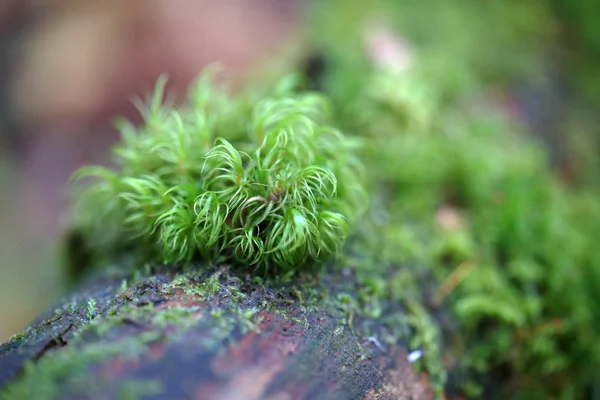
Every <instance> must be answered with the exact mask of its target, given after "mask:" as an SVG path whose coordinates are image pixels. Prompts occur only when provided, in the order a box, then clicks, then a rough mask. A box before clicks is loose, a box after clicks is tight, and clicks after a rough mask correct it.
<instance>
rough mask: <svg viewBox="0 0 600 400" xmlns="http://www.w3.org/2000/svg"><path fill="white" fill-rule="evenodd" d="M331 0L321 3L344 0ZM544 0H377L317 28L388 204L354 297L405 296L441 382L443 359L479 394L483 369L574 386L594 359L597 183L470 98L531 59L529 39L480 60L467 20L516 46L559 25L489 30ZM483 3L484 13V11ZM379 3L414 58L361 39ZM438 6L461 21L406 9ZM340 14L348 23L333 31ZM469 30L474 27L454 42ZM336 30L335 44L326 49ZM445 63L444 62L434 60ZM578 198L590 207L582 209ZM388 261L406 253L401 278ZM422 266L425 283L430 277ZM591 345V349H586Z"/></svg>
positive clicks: (582, 386) (512, 383) (340, 104)
mask: <svg viewBox="0 0 600 400" xmlns="http://www.w3.org/2000/svg"><path fill="white" fill-rule="evenodd" d="M446 3H447V4H446ZM326 4H327V5H324V6H317V7H316V8H317V9H321V10H322V9H323V8H324V7H325V8H326V7H331V6H334V4H336V2H335V1H333V2H327V3H326ZM432 4H436V6H432ZM540 6H541V3H540V4H538V3H535V4H534V3H532V4H529V3H528V4H527V5H518V4H516V3H515V2H510V1H509V2H503V3H502V5H501V4H500V3H499V2H491V3H490V2H486V3H482V4H481V5H473V6H472V7H471V6H468V5H466V4H463V5H462V7H458V6H457V5H456V4H454V3H452V2H445V3H444V4H441V2H435V1H429V2H422V5H421V3H420V5H419V6H411V5H400V4H396V3H394V2H380V3H379V6H376V5H374V4H372V5H370V6H369V10H364V9H363V10H362V12H361V13H360V14H361V15H362V17H357V19H356V20H355V21H352V22H348V23H347V24H346V25H344V24H342V23H340V24H336V25H335V27H332V26H325V25H319V28H320V29H313V32H314V34H315V35H317V36H318V38H317V39H316V41H317V43H318V44H319V45H320V46H321V47H320V48H322V49H323V53H322V56H323V58H324V63H325V65H327V66H328V68H327V69H326V70H325V73H324V75H323V76H321V77H320V79H321V82H324V83H325V85H324V88H325V90H326V91H327V93H328V94H330V95H331V96H332V97H333V99H334V109H336V110H338V114H337V115H338V121H339V124H340V125H341V126H344V127H345V130H346V131H348V132H353V133H355V134H357V135H361V136H362V137H364V138H365V142H366V146H365V150H364V152H363V157H364V158H365V160H366V165H367V176H368V177H369V182H370V183H371V188H372V189H371V192H372V193H375V196H377V195H379V196H381V198H380V199H379V200H375V201H373V200H372V203H374V204H377V205H378V208H375V209H373V210H372V211H371V213H370V219H371V222H370V224H371V226H372V228H370V229H371V230H369V228H367V232H366V233H364V236H366V237H369V236H372V237H371V239H370V245H371V246H373V247H374V248H375V249H376V250H375V254H373V252H372V251H371V252H370V251H369V242H368V241H367V243H366V244H365V243H363V244H362V245H361V247H360V250H357V252H359V253H360V255H361V257H364V258H365V259H366V260H368V261H367V262H366V264H367V265H365V266H361V264H362V263H363V262H359V263H358V264H357V265H356V268H358V270H359V278H358V279H359V280H360V281H362V282H364V283H365V284H366V283H367V281H369V282H377V284H376V285H375V288H373V289H370V290H372V293H374V294H372V295H371V294H370V293H371V292H370V291H366V293H365V292H363V294H362V295H363V296H365V298H366V299H367V302H366V303H363V304H361V305H360V306H358V307H351V308H352V310H355V309H359V310H361V312H365V311H367V310H368V309H369V306H368V304H369V303H370V302H374V303H375V304H377V303H378V302H379V303H381V302H382V301H386V299H388V300H392V301H403V302H408V304H409V314H410V317H409V320H410V321H411V327H412V329H413V336H412V338H411V339H412V340H413V341H414V342H413V343H414V344H417V343H419V344H421V345H424V346H427V347H428V349H426V351H425V358H424V359H423V361H424V363H423V364H424V366H425V367H426V368H427V370H429V371H430V373H432V374H433V376H434V377H435V381H436V383H437V384H438V385H439V384H441V383H443V381H444V379H443V377H444V373H443V372H442V373H439V372H440V371H443V370H444V369H449V370H450V371H451V373H452V377H453V378H454V380H453V381H451V383H452V385H455V386H459V387H460V388H461V390H463V391H464V392H465V393H467V394H469V395H474V394H477V393H482V392H481V391H482V390H483V389H485V387H482V385H478V384H477V383H476V382H486V380H485V379H482V376H484V375H485V376H488V378H487V381H489V379H494V378H489V377H490V376H492V377H495V378H496V379H499V380H500V381H501V383H502V384H503V385H502V386H501V387H502V389H501V392H500V393H501V394H499V393H496V394H495V396H498V397H502V396H506V397H514V396H516V395H519V396H522V397H523V398H531V397H530V396H534V397H535V396H548V395H552V396H566V398H569V397H578V398H579V397H581V396H583V393H585V392H586V390H588V389H589V388H590V387H591V386H592V379H593V376H594V373H595V371H597V370H598V367H599V361H600V358H599V357H598V354H599V353H598V351H599V350H600V345H599V344H598V341H597V339H596V337H597V331H598V325H597V324H596V323H595V321H597V320H598V315H597V312H596V310H595V308H594V307H592V306H590V304H593V303H592V301H591V299H592V298H594V297H595V293H597V288H596V287H595V286H596V285H595V284H592V283H591V282H592V281H593V278H592V277H593V276H596V274H597V271H598V270H597V268H598V265H599V262H600V257H599V255H598V252H597V250H595V245H594V242H595V238H597V237H598V234H599V233H600V212H599V210H598V208H597V206H591V204H587V205H584V204H583V203H586V201H587V200H584V199H589V198H590V196H592V197H593V196H595V195H596V194H597V193H598V188H597V186H596V187H594V186H592V187H588V188H576V187H568V186H567V185H566V184H565V183H564V182H562V181H561V180H560V179H559V178H558V177H557V176H556V175H554V173H553V169H552V166H551V165H550V161H549V159H550V157H549V155H548V154H547V150H546V148H545V146H544V144H543V143H540V142H538V141H537V140H535V139H532V138H531V136H530V135H528V132H527V128H526V127H524V126H522V125H520V124H519V123H517V122H516V121H514V120H511V119H509V118H506V116H503V115H501V114H500V113H498V112H497V110H494V109H491V108H477V109H476V110H475V111H473V108H472V107H470V108H469V107H465V94H466V93H473V92H474V91H480V92H483V91H484V90H485V88H486V84H488V82H493V83H496V84H497V83H498V82H499V77H500V76H504V79H506V78H510V77H511V74H514V73H515V72H516V73H518V74H520V75H521V76H523V75H524V74H526V73H527V72H524V71H525V70H526V69H527V68H530V67H531V66H534V65H535V63H536V60H535V59H534V57H535V51H532V52H531V54H529V55H527V54H525V53H523V55H524V56H525V57H523V58H519V63H521V62H522V63H523V64H520V65H519V63H513V64H510V65H509V64H508V63H507V62H505V61H507V60H498V62H497V63H495V64H494V65H493V66H491V65H482V64H481V60H483V59H487V57H484V56H483V55H482V53H481V51H480V50H482V48H481V42H480V40H479V38H478V37H477V35H473V36H472V38H469V37H468V35H467V34H466V33H464V32H465V31H468V30H469V29H471V28H473V29H474V27H476V26H480V25H485V26H489V27H493V26H498V24H501V25H504V26H502V27H501V29H498V30H495V29H492V28H490V29H489V30H488V29H486V30H485V31H486V32H489V33H490V34H491V36H489V37H488V36H486V42H487V44H486V47H487V48H488V49H493V51H495V52H496V53H497V54H498V55H504V54H508V53H510V54H515V52H519V51H522V50H523V49H524V47H522V46H523V44H524V43H527V41H530V40H534V41H535V40H537V38H539V37H543V36H544V35H547V34H549V35H551V34H552V27H550V26H548V25H546V26H543V25H542V26H538V27H537V28H536V29H538V28H539V31H538V34H541V36H538V37H537V38H536V35H537V34H532V33H531V32H526V31H522V33H521V34H519V35H516V32H518V31H517V30H514V31H513V33H515V36H513V37H512V38H511V39H510V40H508V41H507V37H508V36H506V37H502V35H500V36H498V37H496V36H494V35H495V33H497V32H501V31H502V30H503V29H509V28H508V27H509V26H511V24H517V25H520V24H522V23H523V22H524V21H525V20H527V19H529V18H532V17H533V16H534V15H536V14H537V12H536V11H535V10H538V11H539V7H540ZM334 7H335V6H334ZM415 7H416V8H418V7H424V8H427V10H428V11H427V12H422V10H421V11H415V10H414V8H415ZM522 7H524V8H522ZM477 8H481V9H480V11H485V12H483V13H477V15H478V18H477V19H476V21H475V20H474V19H473V18H471V16H472V15H475V14H474V10H475V9H477ZM382 9H385V10H387V12H386V13H385V16H386V21H387V22H388V25H387V27H384V29H387V31H386V33H387V34H388V36H390V37H388V40H390V41H391V42H392V44H391V46H397V47H398V46H402V45H403V44H402V42H401V40H400V39H399V38H398V35H399V34H405V35H406V36H407V37H408V38H409V39H412V40H413V42H412V43H413V44H417V45H418V46H416V47H415V49H414V50H415V51H414V53H412V54H411V56H412V63H411V66H410V67H409V68H408V69H404V70H400V71H398V70H394V69H390V68H387V67H386V65H382V64H381V62H380V60H378V59H377V54H373V53H372V52H373V51H377V49H373V48H369V47H367V48H366V49H365V48H364V47H363V46H362V43H363V42H364V36H368V35H369V31H368V29H366V30H365V29H362V27H364V26H366V27H367V28H368V24H367V23H368V21H367V19H368V18H370V17H372V16H377V15H381V13H380V11H381V10H382ZM484 9H485V10H484ZM431 10H435V12H436V13H437V12H439V13H440V15H441V14H443V13H444V14H445V16H444V19H445V21H446V22H447V23H450V24H453V23H455V22H456V21H463V22H462V23H461V24H460V25H461V26H464V29H456V30H455V32H452V29H446V28H448V27H447V26H446V27H445V26H443V25H442V26H440V27H439V28H437V29H438V30H436V31H435V32H431V31H430V30H427V39H425V36H419V31H418V29H419V28H418V27H417V25H418V24H416V22H414V21H413V22H410V20H411V19H414V18H417V17H418V15H420V13H422V14H423V15H427V17H428V18H433V19H435V16H433V17H432V16H431V14H430V12H429V11H431ZM492 10H496V11H501V12H500V13H499V14H496V12H492ZM447 12H450V14H451V15H452V16H453V17H454V19H453V18H450V17H449V14H448V13H447ZM472 13H473V14H472ZM513 13H514V14H513ZM500 15H503V16H504V17H501V16H500ZM546 16H548V15H547V14H546ZM505 17H508V18H505ZM440 21H441V20H440ZM539 21H543V20H542V19H540V20H539ZM441 22H443V21H441ZM520 26H521V28H523V27H524V26H525V25H520ZM334 28H336V29H339V30H340V31H339V32H337V34H333V33H332V34H331V35H325V34H323V32H331V30H332V29H334ZM396 28H397V30H396ZM343 29H346V31H345V34H346V36H344V37H343V38H342V36H343V34H342V33H341V30H343ZM421 29H422V28H421ZM544 30H546V31H547V33H543V32H542V31H544ZM422 31H424V30H423V29H422ZM351 32H355V34H354V36H352V35H353V34H352V33H351ZM356 33H358V34H359V35H364V36H363V37H357V35H356ZM459 34H460V35H464V36H462V37H461V39H460V40H458V39H456V40H454V41H453V40H452V35H459ZM436 35H440V36H439V37H437V39H436ZM442 37H443V39H442ZM352 38H353V39H352ZM518 41H522V43H517V42H518ZM334 43H336V44H339V45H338V46H336V48H335V50H332V49H333V44H334ZM529 43H530V45H531V43H532V42H529ZM457 45H460V46H462V48H460V49H458V48H456V47H453V46H457ZM442 47H446V49H443V48H442ZM499 48H502V49H505V50H503V51H497V49H499ZM453 49H454V50H456V52H455V53H454V54H449V53H452V52H453V51H454V50H453ZM519 49H520V50H519ZM533 49H534V50H535V48H533ZM350 54H351V55H352V56H351V57H350ZM492 58H493V56H492ZM442 60H443V61H442ZM515 60H516V58H514V57H510V60H508V61H509V62H512V61H515ZM440 64H443V65H444V73H442V74H440V73H439V72H440V71H436V65H440ZM489 67H491V68H489ZM503 68H504V71H501V69H503ZM448 70H450V71H457V72H458V73H459V75H460V76H462V77H466V78H467V80H459V79H457V75H453V74H452V73H450V72H447V71H448ZM500 72H502V73H500ZM452 85H455V86H452ZM424 94H425V95H424ZM382 210H385V211H386V212H385V213H383V212H382ZM584 210H585V211H584ZM582 212H583V213H585V214H586V216H587V221H586V222H583V221H582V220H581V219H579V218H578V217H576V215H577V214H579V215H580V213H582ZM449 218H450V219H451V221H450V222H448V221H447V220H448V219H449ZM350 264H352V263H350ZM390 265H399V266H400V267H399V268H398V269H397V270H396V272H393V273H392V277H391V279H390V277H389V276H390V275H389V274H390V271H394V270H395V268H390ZM413 265H414V266H415V267H412V266H413ZM424 281H425V282H428V284H425V286H420V285H423V283H422V282H424ZM596 282H597V281H596ZM379 285H381V287H379ZM415 285H417V288H415ZM375 293H377V294H376V295H375ZM346 300H348V299H344V303H345V304H350V303H349V302H348V301H346ZM367 312H368V311H367ZM368 314H369V317H370V318H374V317H376V316H377V313H372V312H370V313H368ZM384 318H385V317H384ZM449 318H451V320H452V321H453V322H452V323H451V325H450V326H448V324H449V322H448V319H449ZM396 336H398V335H396ZM441 343H445V344H444V345H443V346H441ZM586 351H587V352H591V354H593V356H591V357H586V356H584V354H585V353H586ZM442 358H443V359H444V360H446V363H445V365H444V366H443V367H442Z"/></svg>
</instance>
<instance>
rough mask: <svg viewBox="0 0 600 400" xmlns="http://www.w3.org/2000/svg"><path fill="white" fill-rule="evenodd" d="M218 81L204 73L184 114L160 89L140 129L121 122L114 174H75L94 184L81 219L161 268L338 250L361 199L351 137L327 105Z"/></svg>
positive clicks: (283, 259) (293, 260)
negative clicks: (243, 90) (229, 88)
mask: <svg viewBox="0 0 600 400" xmlns="http://www.w3.org/2000/svg"><path fill="white" fill-rule="evenodd" d="M213 81H214V79H213V76H212V75H210V74H208V73H207V74H206V75H205V76H203V77H201V78H200V79H199V80H198V83H197V84H196V85H195V87H194V88H193V90H192V91H191V93H190V97H189V100H188V102H187V104H186V105H185V106H182V107H179V108H171V107H168V106H165V105H163V104H162V103H163V89H164V83H165V82H164V80H161V81H160V82H159V84H158V85H157V88H156V92H155V93H154V96H153V98H152V100H151V102H150V105H149V107H147V108H143V110H142V112H143V115H144V117H145V124H144V126H142V127H141V128H139V129H138V128H135V127H134V126H133V125H131V124H129V123H127V122H123V123H121V124H120V128H121V132H122V134H123V144H122V145H120V146H119V147H117V148H116V149H115V151H114V154H115V158H116V160H115V161H116V164H117V169H116V170H110V169H107V168H102V167H91V168H90V167H88V168H84V169H83V170H81V171H80V172H79V173H78V177H79V178H82V177H95V178H99V179H98V180H97V181H96V182H94V183H93V184H92V185H90V186H89V187H88V188H87V189H86V190H85V192H84V193H83V195H82V196H81V198H80V204H81V205H82V207H81V208H80V210H79V211H78V212H76V213H75V215H76V216H77V220H76V224H77V225H78V226H79V228H80V229H82V230H83V231H85V232H88V233H89V235H88V236H89V238H91V239H92V240H96V242H97V243H95V246H96V247H99V248H103V249H104V250H105V251H106V250H107V249H114V248H115V246H120V245H121V244H122V241H123V240H124V239H130V241H129V242H128V243H129V244H130V245H132V246H133V247H135V248H137V249H138V250H139V253H140V254H143V255H144V257H145V258H146V259H149V260H160V261H164V262H165V263H176V262H182V261H183V262H190V261H191V260H193V259H197V258H205V259H211V260H215V259H219V260H220V261H235V262H240V263H244V264H248V265H255V266H257V267H264V268H276V269H279V270H281V269H283V270H285V269H290V268H293V267H299V266H302V265H305V264H307V263H313V262H319V261H322V260H325V259H327V258H329V257H332V256H334V255H335V254H337V253H338V252H339V250H340V248H341V247H342V245H343V243H344V241H345V239H346V237H347V236H348V233H349V225H350V224H351V223H352V222H353V221H354V220H355V217H356V216H357V215H360V210H361V209H364V208H365V197H364V195H363V193H364V192H363V188H362V186H361V184H360V176H361V169H362V167H361V165H360V163H359V162H358V161H357V159H356V158H355V157H354V155H353V152H354V148H355V147H356V142H355V141H353V140H351V139H349V138H346V137H344V135H343V134H342V133H341V132H340V131H338V130H337V129H335V128H333V127H331V126H330V125H328V122H327V121H328V116H327V110H328V104H327V100H326V99H325V98H324V97H323V96H321V95H318V94H315V93H300V94H294V93H293V92H292V90H291V89H289V85H287V86H286V84H285V83H284V84H282V85H281V86H280V87H278V88H277V89H276V90H275V91H274V92H273V93H271V94H270V95H267V96H265V97H263V98H261V99H258V100H257V99H255V98H254V97H252V96H249V95H248V96H246V97H244V96H240V97H238V98H233V97H231V96H229V95H228V94H227V93H226V91H225V90H224V89H222V88H219V87H218V86H217V85H216V84H214V83H213ZM100 232H101V233H100ZM99 241H102V242H100V243H98V242H99Z"/></svg>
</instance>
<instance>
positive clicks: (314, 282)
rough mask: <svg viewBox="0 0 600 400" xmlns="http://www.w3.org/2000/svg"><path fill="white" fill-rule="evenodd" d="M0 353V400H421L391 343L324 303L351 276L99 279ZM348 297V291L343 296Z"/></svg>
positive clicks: (219, 271)
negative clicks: (362, 329) (365, 332)
mask: <svg viewBox="0 0 600 400" xmlns="http://www.w3.org/2000/svg"><path fill="white" fill-rule="evenodd" d="M92 282H93V283H92V284H88V285H83V286H82V287H80V288H79V289H78V290H76V291H75V293H74V294H73V295H72V296H70V297H68V298H66V299H64V301H63V302H62V303H61V304H59V306H58V307H57V308H56V309H55V310H53V311H51V312H49V313H47V314H46V315H43V316H41V318H40V319H39V320H38V321H37V322H36V323H34V324H33V325H32V326H31V327H30V328H28V329H27V330H26V331H24V332H22V333H20V334H17V335H15V336H14V337H13V338H12V339H11V340H10V341H9V342H8V343H6V344H3V345H2V346H0V398H7V399H11V398H19V397H22V396H32V397H33V398H35V397H38V398H53V397H54V398H61V399H63V398H64V399H75V398H77V399H79V398H102V399H105V398H125V397H127V398H131V397H133V398H157V399H158V398H161V399H162V398H174V399H180V398H197V399H224V400H225V399H226V400H231V399H271V400H275V399H277V400H282V399H311V400H312V399H428V398H431V397H432V391H431V389H430V387H429V384H428V381H427V377H426V376H425V375H424V374H419V373H416V372H415V370H414V365H413V364H411V363H410V362H409V361H408V359H407V354H408V350H407V349H406V348H405V347H403V346H402V345H401V344H400V343H396V344H393V345H389V344H385V345H383V344H381V343H380V342H379V341H378V340H376V339H374V338H372V337H370V338H365V337H361V334H360V333H358V331H359V330H357V329H355V326H356V324H359V323H360V324H363V325H364V324H369V326H370V329H371V331H373V332H377V329H378V326H377V321H369V320H362V321H358V320H356V319H355V320H352V318H350V319H348V318H347V317H348V314H347V313H346V312H344V311H343V310H340V308H339V304H338V303H337V302H335V301H330V300H329V299H330V298H335V296H336V295H337V294H338V293H341V292H342V291H344V293H346V291H347V290H348V288H349V286H348V285H349V283H350V284H351V282H352V277H351V276H349V275H348V273H347V271H346V273H345V274H344V273H342V272H326V273H324V274H305V275H303V276H301V277H297V278H294V279H292V280H289V281H287V282H286V281H285V280H278V281H272V280H269V279H266V280H265V281H263V282H260V280H257V279H256V278H254V279H253V278H252V276H251V275H250V274H248V273H243V272H236V271H233V270H231V269H230V268H226V267H219V268H214V269H205V270H201V271H200V272H198V271H187V272H185V271H180V272H178V273H174V272H171V271H169V270H168V269H166V268H162V269H161V268H158V269H154V270H147V271H146V273H145V274H137V275H136V276H133V277H129V282H130V283H129V284H128V285H125V284H124V283H123V276H122V275H118V274H114V273H110V272H105V273H104V275H101V276H100V277H98V276H96V277H95V278H94V279H93V280H92ZM350 294H352V293H350Z"/></svg>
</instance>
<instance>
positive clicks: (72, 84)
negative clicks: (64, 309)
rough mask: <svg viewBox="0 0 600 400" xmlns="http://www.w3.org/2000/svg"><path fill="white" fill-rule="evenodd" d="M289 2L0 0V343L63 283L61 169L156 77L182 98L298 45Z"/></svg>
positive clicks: (102, 144) (72, 165)
mask: <svg viewBox="0 0 600 400" xmlns="http://www.w3.org/2000/svg"><path fill="white" fill-rule="evenodd" d="M299 7H300V1H299V0H252V1H248V0H221V1H214V0H168V1H165V0H103V1H94V0H37V1H34V0H14V1H11V0H0V341H3V340H5V339H6V338H8V337H9V336H10V335H11V334H13V333H15V332H17V331H18V330H19V329H21V328H22V327H23V326H25V325H26V324H27V323H28V322H29V321H30V320H31V319H32V318H34V317H35V315H36V314H37V313H39V312H40V310H41V309H43V308H45V307H48V305H49V304H51V302H52V300H53V299H55V298H56V296H57V295H58V294H60V293H61V291H62V290H63V289H64V288H63V286H64V285H63V278H62V276H61V274H62V272H61V269H60V267H59V264H60V262H59V256H58V243H59V241H60V233H61V225H60V215H61V211H62V210H63V209H64V207H65V204H66V200H65V199H66V187H67V182H68V179H69V177H70V175H71V173H72V172H73V171H74V170H75V169H76V168H77V167H79V166H81V165H82V164H86V163H99V162H100V163H101V162H105V161H106V159H107V149H108V148H109V146H110V144H112V143H113V142H114V141H115V140H117V138H118V135H117V134H116V132H115V131H114V130H113V128H112V120H113V117H114V116H115V115H124V116H126V117H129V118H132V119H135V118H136V112H135V109H134V107H133V105H132V99H134V98H136V97H144V96H145V95H148V94H149V93H150V91H151V89H152V86H153V85H154V83H155V82H156V79H157V78H158V76H159V75H161V74H164V73H166V74H167V76H168V77H169V85H170V86H169V92H170V93H173V94H175V95H177V94H182V93H183V92H184V91H185V90H186V87H187V85H188V84H189V82H190V81H191V80H192V79H193V78H195V77H196V76H197V74H198V73H199V72H200V71H201V70H202V68H203V67H205V66H206V65H208V64H211V63H214V62H218V63H219V64H221V65H222V66H223V67H224V69H225V71H226V73H227V75H228V77H229V78H230V79H232V80H233V81H234V82H235V84H237V85H241V84H243V83H244V82H245V81H246V80H247V79H248V78H249V77H250V76H252V74H253V73H254V71H255V70H256V69H257V67H258V66H259V65H264V64H265V63H266V62H267V60H268V59H269V58H270V56H272V55H274V54H275V53H278V52H282V51H286V49H287V48H290V47H293V46H292V43H294V42H295V41H296V40H297V39H298V38H297V36H298V35H296V33H297V32H296V26H297V24H296V22H297V20H298V18H299V15H300V14H301V13H300V10H299Z"/></svg>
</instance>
